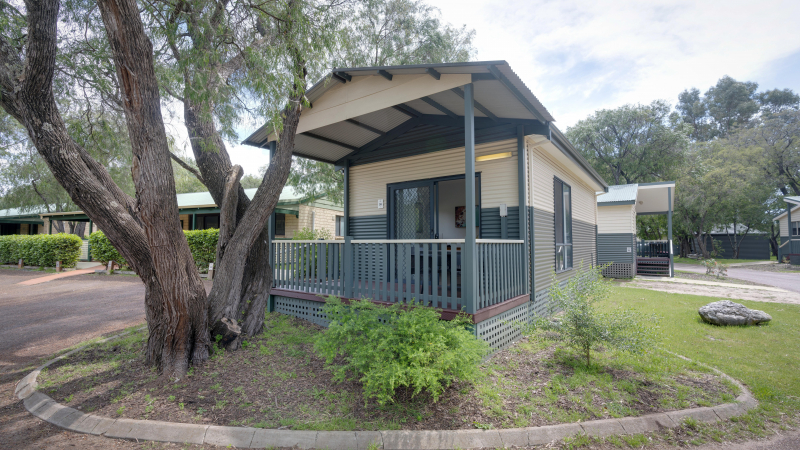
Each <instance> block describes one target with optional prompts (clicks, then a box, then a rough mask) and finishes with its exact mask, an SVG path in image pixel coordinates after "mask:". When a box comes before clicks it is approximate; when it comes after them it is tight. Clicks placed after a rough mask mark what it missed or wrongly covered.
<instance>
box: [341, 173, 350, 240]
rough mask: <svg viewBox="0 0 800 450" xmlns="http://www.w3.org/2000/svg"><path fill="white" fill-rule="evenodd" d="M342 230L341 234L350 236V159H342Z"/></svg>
mask: <svg viewBox="0 0 800 450" xmlns="http://www.w3.org/2000/svg"><path fill="white" fill-rule="evenodd" d="M342 171H343V172H344V230H342V235H343V236H350V160H349V159H346V160H345V161H344V169H342Z"/></svg>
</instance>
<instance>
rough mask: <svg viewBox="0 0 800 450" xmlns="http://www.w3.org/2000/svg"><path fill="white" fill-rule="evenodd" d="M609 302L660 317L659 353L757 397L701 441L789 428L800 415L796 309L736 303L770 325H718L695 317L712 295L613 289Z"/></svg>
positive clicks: (710, 429) (799, 315) (799, 320)
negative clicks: (707, 368)
mask: <svg viewBox="0 0 800 450" xmlns="http://www.w3.org/2000/svg"><path fill="white" fill-rule="evenodd" d="M610 298H611V300H612V301H613V304H614V305H618V306H621V307H630V308H633V309H637V310H640V311H644V312H648V313H652V312H654V313H656V314H658V315H660V316H661V317H662V320H661V323H660V326H661V330H662V333H663V341H662V347H663V348H664V349H666V350H670V351H673V352H676V353H679V354H682V355H684V356H687V357H689V358H692V359H694V360H695V361H699V362H703V363H706V364H709V365H711V366H714V367H716V368H718V369H719V370H722V371H723V372H725V373H727V374H728V375H730V376H732V377H734V378H736V379H737V380H739V381H741V382H743V383H744V384H745V385H747V387H748V388H749V389H750V390H751V391H752V392H753V394H754V395H755V397H756V398H757V399H758V401H759V402H760V408H758V409H756V410H755V411H753V412H751V413H750V414H749V415H747V416H745V417H744V418H743V419H740V420H738V421H734V422H732V423H731V424H720V425H716V426H708V427H707V428H705V430H706V435H705V437H710V438H712V439H715V440H719V439H723V438H726V439H727V438H731V437H732V436H733V437H736V436H739V437H740V438H748V437H752V436H763V435H767V434H770V432H769V430H770V429H774V428H776V427H785V426H787V424H788V425H789V426H791V425H794V420H795V419H796V418H797V415H798V412H800V371H798V369H800V351H798V349H800V306H798V305H787V304H779V303H763V302H751V301H745V300H736V301H737V302H739V303H742V304H743V305H745V306H747V307H748V308H752V309H760V310H762V311H765V312H767V313H768V314H770V315H771V316H772V322H770V323H769V324H768V325H764V326H758V327H719V326H714V325H709V324H706V323H704V322H702V320H700V316H699V315H698V314H697V309H698V308H699V307H700V306H703V305H705V304H707V303H710V302H712V301H715V300H719V299H715V298H712V297H701V296H695V295H685V294H669V293H665V292H659V291H651V290H644V289H634V288H626V287H614V288H613V290H612V295H611V297H610ZM776 423H777V424H778V425H777V426H776V425H775V424H776Z"/></svg>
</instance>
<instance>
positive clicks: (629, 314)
mask: <svg viewBox="0 0 800 450" xmlns="http://www.w3.org/2000/svg"><path fill="white" fill-rule="evenodd" d="M602 270H603V267H592V268H589V269H584V268H583V267H580V268H579V269H578V273H577V274H576V275H575V276H573V277H571V278H570V279H569V281H567V283H566V284H564V285H562V284H560V283H559V281H558V278H556V276H555V273H553V276H552V278H553V285H552V287H551V288H550V302H549V303H548V308H549V309H550V311H549V312H550V314H549V316H550V317H542V318H539V319H538V320H536V321H535V322H534V323H533V326H532V328H533V329H539V330H545V331H549V332H551V333H553V337H556V336H557V338H556V339H557V340H558V341H559V342H562V343H564V344H565V345H568V346H570V347H572V348H574V349H575V350H577V351H578V352H579V355H580V357H582V358H583V359H584V360H585V362H586V365H587V366H589V365H590V364H591V353H592V351H596V350H598V348H599V347H600V346H601V345H602V346H604V347H608V348H614V349H618V350H623V351H627V352H631V353H643V352H647V351H649V350H653V349H654V348H655V344H656V330H657V323H658V319H657V318H656V317H655V316H653V315H650V316H648V315H644V314H642V313H639V312H636V311H633V310H626V309H615V310H611V311H608V312H605V311H603V310H602V309H601V307H600V306H599V303H601V302H603V301H604V300H607V299H608V294H609V285H608V283H606V282H605V281H603V275H602ZM552 317H555V319H551V318H552Z"/></svg>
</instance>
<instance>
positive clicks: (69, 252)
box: [0, 233, 83, 267]
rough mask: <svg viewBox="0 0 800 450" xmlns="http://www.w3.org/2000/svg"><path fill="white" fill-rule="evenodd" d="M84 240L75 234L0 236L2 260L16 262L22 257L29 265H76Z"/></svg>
mask: <svg viewBox="0 0 800 450" xmlns="http://www.w3.org/2000/svg"><path fill="white" fill-rule="evenodd" d="M81 244H83V240H82V239H81V238H79V237H78V236H75V235H74V234H66V233H59V234H34V235H18V234H17V235H10V236H0V262H2V263H3V264H16V263H17V262H18V261H19V260H20V259H21V260H22V261H24V263H25V265H28V266H40V267H55V265H56V261H61V266H62V267H75V264H77V262H78V259H79V258H80V257H81Z"/></svg>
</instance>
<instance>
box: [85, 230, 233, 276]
mask: <svg viewBox="0 0 800 450" xmlns="http://www.w3.org/2000/svg"><path fill="white" fill-rule="evenodd" d="M183 233H184V234H185V235H186V241H187V242H188V243H189V250H191V252H192V257H193V258H194V264H195V265H196V266H197V269H198V270H200V271H206V270H208V265H209V264H210V263H213V262H214V260H215V259H216V257H217V241H218V240H219V230H217V229H216V228H211V229H208V230H192V231H184V232H183ZM89 245H91V246H92V259H95V260H97V261H100V262H102V263H103V264H108V262H109V261H114V262H116V263H118V264H119V265H120V267H122V266H127V265H128V264H127V262H126V261H125V258H123V257H122V255H120V254H119V252H118V251H117V249H116V248H114V246H113V245H111V241H109V240H108V238H107V237H106V235H105V234H103V232H102V231H95V232H94V233H92V234H91V235H89Z"/></svg>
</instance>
